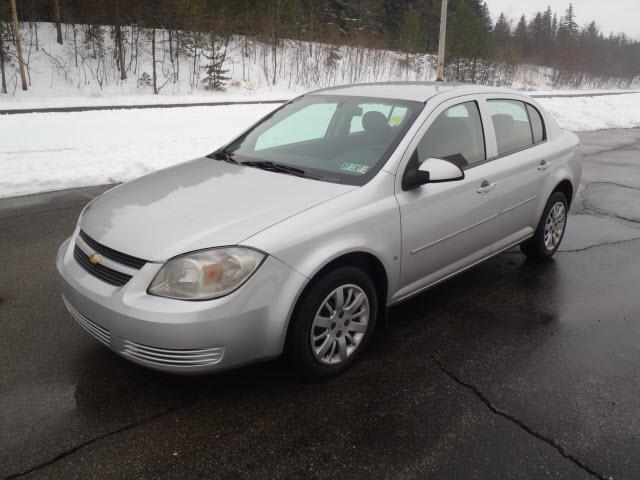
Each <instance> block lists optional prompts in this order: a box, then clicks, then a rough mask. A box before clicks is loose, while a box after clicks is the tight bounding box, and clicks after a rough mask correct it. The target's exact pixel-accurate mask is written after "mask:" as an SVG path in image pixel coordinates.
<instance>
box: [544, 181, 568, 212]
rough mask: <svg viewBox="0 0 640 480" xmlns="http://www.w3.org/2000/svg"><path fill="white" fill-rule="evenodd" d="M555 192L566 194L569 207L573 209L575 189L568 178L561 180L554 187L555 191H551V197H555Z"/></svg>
mask: <svg viewBox="0 0 640 480" xmlns="http://www.w3.org/2000/svg"><path fill="white" fill-rule="evenodd" d="M555 192H562V193H563V194H564V196H565V198H566V199H567V203H568V205H569V207H571V202H572V201H573V194H574V189H573V184H572V183H571V181H570V180H569V179H568V178H565V179H563V180H561V181H560V182H559V183H558V184H557V185H556V186H555V187H554V189H553V190H552V191H551V193H550V194H549V196H551V195H553V194H554V193H555Z"/></svg>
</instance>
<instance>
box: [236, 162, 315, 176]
mask: <svg viewBox="0 0 640 480" xmlns="http://www.w3.org/2000/svg"><path fill="white" fill-rule="evenodd" d="M240 165H246V166H247V167H255V168H261V169H263V170H268V171H270V172H278V173H288V174H290V175H297V176H299V177H310V175H308V174H307V172H305V171H304V170H302V169H301V168H296V167H291V166H289V165H284V164H282V163H275V162H270V161H267V160H261V161H251V162H242V163H241V164H240Z"/></svg>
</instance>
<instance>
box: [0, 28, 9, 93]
mask: <svg viewBox="0 0 640 480" xmlns="http://www.w3.org/2000/svg"><path fill="white" fill-rule="evenodd" d="M3 35H4V32H3V27H2V23H0V71H2V93H7V79H6V77H5V75H4V41H3V38H2V37H3Z"/></svg>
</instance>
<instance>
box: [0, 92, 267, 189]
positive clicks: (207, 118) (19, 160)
mask: <svg viewBox="0 0 640 480" xmlns="http://www.w3.org/2000/svg"><path fill="white" fill-rule="evenodd" d="M276 107H277V105H264V104H259V105H246V106H240V105H237V106H223V107H189V108H166V109H148V110H105V111H95V112H78V113H33V114H25V115H4V116H0V138H1V140H0V198H2V197H12V196H17V195H26V194H31V193H38V192H46V191H52V190H61V189H65V188H73V187H81V186H87V185H101V184H105V183H115V182H123V181H127V180H132V179H134V178H136V177H139V176H141V175H144V174H146V173H150V172H153V171H155V170H158V169H161V168H164V167H167V166H170V165H174V164H176V163H180V162H184V161H186V160H189V159H192V158H196V157H198V156H202V155H206V154H208V153H211V152H212V151H213V150H215V149H216V147H218V146H220V145H221V144H222V143H223V142H224V141H225V140H230V139H231V138H232V137H234V136H235V135H237V134H239V133H240V132H241V131H242V130H243V129H245V128H247V127H248V126H249V125H250V124H251V123H253V122H255V121H256V120H258V119H259V118H261V117H262V116H264V115H266V114H267V113H268V112H270V111H271V110H273V109H274V108H276Z"/></svg>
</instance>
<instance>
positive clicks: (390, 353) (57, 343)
mask: <svg viewBox="0 0 640 480" xmlns="http://www.w3.org/2000/svg"><path fill="white" fill-rule="evenodd" d="M581 137H582V140H583V144H584V151H585V154H586V156H585V164H584V167H585V168H584V179H583V185H582V187H581V189H580V192H579V195H578V198H577V199H576V201H575V202H574V204H573V206H572V215H571V216H570V217H569V223H568V230H567V234H566V236H565V240H564V242H563V244H562V246H561V251H560V252H559V253H558V254H557V255H556V257H555V259H554V260H553V261H552V262H550V263H546V264H538V263H534V262H530V261H527V260H525V257H524V256H523V255H522V254H520V252H519V251H518V250H517V249H515V250H512V251H509V252H507V253H505V254H502V255H500V256H498V257H495V258H494V259H492V260H490V261H488V262H485V263H484V264H481V265H479V266H477V267H475V268H473V269H471V270H469V271H468V272H466V273H464V274H462V275H460V276H458V277H456V278H454V279H452V280H450V281H448V282H446V283H444V284H441V285H439V286H437V287H435V288H434V289H432V290H430V291H428V292H426V293H424V294H422V295H419V296H417V297H415V298H413V299H412V300H410V301H407V302H405V303H404V304H401V305H400V306H398V307H395V308H393V309H392V310H391V312H390V325H389V326H388V327H387V328H380V329H378V330H377V331H376V334H375V337H374V339H373V342H372V343H371V345H370V348H369V349H368V350H367V351H366V352H365V353H364V355H363V358H362V359H361V360H360V361H359V362H358V363H357V364H356V365H354V367H353V368H352V369H351V370H350V371H349V372H347V373H345V374H344V375H342V376H341V377H339V378H336V379H333V380H329V381H324V382H318V383H303V382H301V381H300V380H299V379H298V378H297V377H296V375H295V374H294V373H293V372H292V371H291V370H290V369H289V367H288V366H287V364H286V363H285V362H284V361H282V360H276V361H272V362H269V363H265V364H260V365H255V366H252V367H249V368H245V369H241V370H236V371H232V372H228V373H224V374H220V375H210V376H200V377H175V376H169V375H164V374H159V373H155V372H152V371H149V370H146V369H144V368H141V367H138V366H135V365H133V364H131V363H129V362H127V361H126V360H124V359H122V358H120V357H118V356H117V355H116V354H114V353H112V352H111V351H109V350H108V349H106V348H105V347H103V346H102V345H101V344H99V343H97V342H96V341H95V340H93V339H92V338H91V337H89V336H88V335H87V334H86V333H85V332H84V331H83V330H81V329H80V327H78V326H77V325H76V324H75V323H74V321H73V320H72V319H71V317H70V316H69V315H68V313H67V312H66V310H65V308H64V305H63V304H62V301H61V300H60V296H59V292H58V288H57V285H56V279H55V267H54V256H55V253H56V250H57V247H58V246H59V245H60V244H61V243H62V242H63V240H64V239H65V238H66V237H67V236H68V235H69V234H70V233H71V231H72V230H73V227H74V225H75V222H76V219H77V216H78V214H79V212H80V210H81V208H82V206H83V205H84V204H85V203H86V202H88V201H89V199H90V198H91V197H92V196H94V195H96V194H97V193H98V192H100V191H102V190H103V189H104V187H94V188H86V189H77V190H73V191H66V192H58V193H52V194H43V195H36V196H30V197H22V198H15V199H7V200H2V201H0V265H2V268H0V332H1V333H0V365H2V367H1V369H0V478H23V477H24V478H29V479H31V478H83V479H84V478H180V479H183V478H221V479H227V478H229V479H262V478H265V479H270V478H322V479H329V478H348V479H351V478H356V479H371V478H376V479H386V478H390V479H412V478H422V479H424V478H437V479H445V478H446V479H476V478H477V479H525V478H526V479H529V478H531V479H542V478H544V479H548V478H550V479H556V478H557V479H574V478H576V479H582V478H584V479H590V478H599V479H610V478H613V479H630V480H636V479H638V478H640V388H639V387H640V130H609V131H601V132H592V133H585V134H582V135H581Z"/></svg>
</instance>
